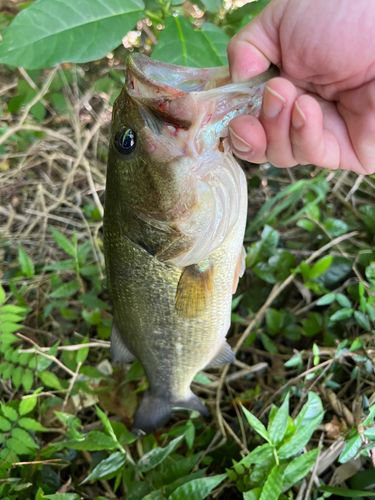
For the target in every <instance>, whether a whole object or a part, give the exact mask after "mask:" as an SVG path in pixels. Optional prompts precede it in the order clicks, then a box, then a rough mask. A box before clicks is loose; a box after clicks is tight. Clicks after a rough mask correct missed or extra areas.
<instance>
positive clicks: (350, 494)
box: [319, 486, 374, 498]
mask: <svg viewBox="0 0 375 500" xmlns="http://www.w3.org/2000/svg"><path fill="white" fill-rule="evenodd" d="M319 490H321V491H326V492H327V493H331V494H332V495H337V496H338V497H345V498H357V497H373V496H374V492H373V491H365V490H352V489H350V488H349V489H343V488H336V486H320V487H319Z"/></svg>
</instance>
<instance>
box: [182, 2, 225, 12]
mask: <svg viewBox="0 0 375 500" xmlns="http://www.w3.org/2000/svg"><path fill="white" fill-rule="evenodd" d="M181 3H182V2H181ZM202 3H203V5H204V6H205V7H206V9H207V10H208V11H209V12H212V13H213V14H215V12H217V11H218V10H220V9H221V7H222V5H223V2H222V0H202Z"/></svg>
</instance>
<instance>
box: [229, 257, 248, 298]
mask: <svg viewBox="0 0 375 500" xmlns="http://www.w3.org/2000/svg"><path fill="white" fill-rule="evenodd" d="M245 269H246V250H245V248H244V247H242V249H241V253H240V255H239V257H238V261H237V265H236V270H235V273H234V279H233V288H232V293H236V290H237V287H238V281H239V279H240V278H241V276H243V273H244V272H245Z"/></svg>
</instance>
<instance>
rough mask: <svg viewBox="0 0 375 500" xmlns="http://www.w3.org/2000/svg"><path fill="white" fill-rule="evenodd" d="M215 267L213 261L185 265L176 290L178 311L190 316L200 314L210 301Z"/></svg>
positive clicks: (182, 314) (181, 314)
mask: <svg viewBox="0 0 375 500" xmlns="http://www.w3.org/2000/svg"><path fill="white" fill-rule="evenodd" d="M212 276H213V267H212V264H211V263H208V262H207V263H204V264H202V263H200V264H192V265H190V266H187V267H185V269H184V270H183V271H182V274H181V276H180V281H179V282H178V286H177V290H176V311H177V313H178V314H179V315H180V316H185V317H188V318H191V317H194V316H197V315H198V314H200V313H201V312H202V311H204V309H205V308H206V307H207V305H208V304H209V303H210V300H211V294H212Z"/></svg>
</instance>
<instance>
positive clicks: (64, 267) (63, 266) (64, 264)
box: [45, 242, 76, 271]
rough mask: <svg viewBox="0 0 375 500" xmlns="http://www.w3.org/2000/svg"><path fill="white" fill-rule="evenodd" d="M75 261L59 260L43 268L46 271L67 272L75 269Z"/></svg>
mask: <svg viewBox="0 0 375 500" xmlns="http://www.w3.org/2000/svg"><path fill="white" fill-rule="evenodd" d="M69 243H70V242H69ZM75 267H76V261H75V260H74V259H67V260H60V262H54V263H53V264H51V265H49V266H47V267H46V268H45V270H46V271H69V270H71V269H75Z"/></svg>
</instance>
